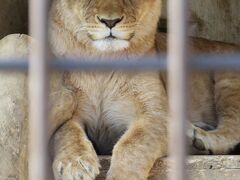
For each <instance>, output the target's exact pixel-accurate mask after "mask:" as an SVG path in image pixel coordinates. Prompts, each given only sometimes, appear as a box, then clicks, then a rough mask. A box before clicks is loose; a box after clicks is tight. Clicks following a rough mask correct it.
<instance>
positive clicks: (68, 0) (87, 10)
mask: <svg viewBox="0 0 240 180" xmlns="http://www.w3.org/2000/svg"><path fill="white" fill-rule="evenodd" d="M54 6H55V7H56V9H57V11H56V13H55V14H56V15H57V16H60V17H61V18H60V19H61V21H62V23H64V24H65V27H66V28H67V29H68V30H69V31H70V32H71V33H73V34H74V36H75V37H76V38H77V39H78V41H79V42H82V43H84V44H88V45H90V46H91V47H92V48H95V49H96V50H99V51H104V52H106V51H122V50H126V49H128V48H130V47H131V46H132V47H134V46H136V45H137V44H139V43H147V42H146V41H147V38H148V40H149V41H151V38H152V36H154V35H155V33H156V29H157V22H158V19H159V16H160V8H161V0H54Z"/></svg>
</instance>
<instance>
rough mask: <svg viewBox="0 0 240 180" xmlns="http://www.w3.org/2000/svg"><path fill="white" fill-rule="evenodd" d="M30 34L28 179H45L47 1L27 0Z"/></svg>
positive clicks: (46, 155) (46, 164)
mask: <svg viewBox="0 0 240 180" xmlns="http://www.w3.org/2000/svg"><path fill="white" fill-rule="evenodd" d="M29 4H30V12H29V15H30V34H31V36H32V37H34V38H35V39H36V40H37V41H36V45H34V47H33V49H32V51H31V53H30V62H29V82H30V83H29V86H30V88H29V100H30V111H29V112H30V114H29V117H30V118H29V119H30V120H29V121H30V122H29V126H30V127H29V132H30V136H29V137H30V143H29V180H47V179H49V174H50V173H49V172H50V169H51V168H49V166H48V142H47V134H48V123H47V122H48V121H47V119H48V115H47V109H48V108H47V106H48V103H47V99H48V98H47V96H48V70H47V61H48V28H47V22H48V20H47V14H48V1H47V0H29Z"/></svg>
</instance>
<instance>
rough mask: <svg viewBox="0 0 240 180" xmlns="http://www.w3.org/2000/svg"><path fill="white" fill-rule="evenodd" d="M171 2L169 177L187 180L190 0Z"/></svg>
mask: <svg viewBox="0 0 240 180" xmlns="http://www.w3.org/2000/svg"><path fill="white" fill-rule="evenodd" d="M168 3H169V4H168V17H169V39H168V42H169V45H168V63H169V64H168V82H169V105H170V122H169V130H170V158H171V160H173V162H172V164H171V165H172V167H171V173H170V174H169V176H170V179H171V180H186V179H187V173H186V168H185V160H186V140H185V139H186V138H185V132H186V131H185V120H186V119H187V92H186V90H187V33H186V32H187V20H186V12H187V11H186V10H187V8H186V7H187V1H186V0H169V1H168ZM176 147H177V148H176Z"/></svg>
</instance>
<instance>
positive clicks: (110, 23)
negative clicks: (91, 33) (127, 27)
mask: <svg viewBox="0 0 240 180" xmlns="http://www.w3.org/2000/svg"><path fill="white" fill-rule="evenodd" d="M98 19H99V21H100V22H101V23H103V24H105V25H106V26H107V27H109V28H110V29H112V28H114V27H115V26H116V25H117V24H118V23H120V22H121V21H122V20H123V17H121V18H116V19H106V18H101V17H98Z"/></svg>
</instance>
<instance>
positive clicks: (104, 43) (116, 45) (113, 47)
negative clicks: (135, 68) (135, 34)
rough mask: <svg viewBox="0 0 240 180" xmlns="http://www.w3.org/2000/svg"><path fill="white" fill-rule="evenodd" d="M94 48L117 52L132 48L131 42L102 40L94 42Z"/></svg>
mask: <svg viewBox="0 0 240 180" xmlns="http://www.w3.org/2000/svg"><path fill="white" fill-rule="evenodd" d="M93 46H94V47H95V48H96V49H98V50H100V51H108V52H111V51H113V52H116V51H122V50H124V49H127V48H128V47H129V46H130V43H129V41H127V40H121V39H111V38H110V39H101V40H95V41H93Z"/></svg>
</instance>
